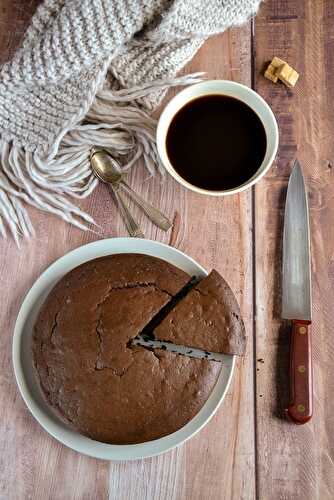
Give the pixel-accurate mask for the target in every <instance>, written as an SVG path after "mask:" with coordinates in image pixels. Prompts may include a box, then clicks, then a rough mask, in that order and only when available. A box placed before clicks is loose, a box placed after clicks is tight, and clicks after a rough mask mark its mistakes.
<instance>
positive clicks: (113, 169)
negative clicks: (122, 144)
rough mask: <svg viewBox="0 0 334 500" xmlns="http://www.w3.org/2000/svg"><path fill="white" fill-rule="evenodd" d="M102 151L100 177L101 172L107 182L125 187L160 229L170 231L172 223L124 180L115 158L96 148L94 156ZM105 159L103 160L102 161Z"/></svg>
mask: <svg viewBox="0 0 334 500" xmlns="http://www.w3.org/2000/svg"><path fill="white" fill-rule="evenodd" d="M98 152H99V153H101V154H103V155H105V156H103V157H102V156H101V155H100V156H99V161H98V163H97V165H98V166H99V172H100V175H99V177H100V178H101V172H102V174H103V177H104V179H106V180H105V182H110V183H111V184H112V185H113V187H114V188H116V185H117V187H118V188H119V187H123V189H124V190H125V191H126V192H127V194H128V195H129V196H130V197H131V198H132V199H133V201H134V202H135V203H136V204H137V205H138V206H139V207H140V208H141V209H142V210H143V212H144V213H145V214H146V216H147V217H148V218H149V219H150V220H151V221H152V222H153V223H154V224H155V225H156V226H158V227H160V229H163V230H164V231H168V229H169V228H170V227H171V226H172V223H171V222H170V221H169V220H168V219H167V217H166V216H165V215H164V214H163V213H161V212H160V210H158V209H157V208H155V207H153V206H152V205H150V204H149V203H148V202H147V201H146V200H144V199H143V198H142V197H141V196H139V195H138V194H137V193H136V192H135V191H134V190H133V189H132V188H131V187H130V186H129V185H128V184H127V183H126V182H125V180H124V174H123V173H122V172H120V171H119V169H118V168H117V166H116V164H114V160H113V159H112V158H111V157H110V156H109V155H108V153H106V152H105V151H103V150H99V151H98V150H96V153H94V156H95V155H96V154H97V153H98ZM101 159H103V161H100V160H101Z"/></svg>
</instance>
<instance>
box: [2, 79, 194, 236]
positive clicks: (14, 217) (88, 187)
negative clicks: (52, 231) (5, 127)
mask: <svg viewBox="0 0 334 500" xmlns="http://www.w3.org/2000/svg"><path fill="white" fill-rule="evenodd" d="M202 76H203V73H195V74H191V75H186V76H184V77H179V78H174V79H166V80H158V81H155V82H149V83H147V84H144V85H141V86H136V87H133V88H131V89H122V90H118V91H112V90H109V89H102V90H101V91H100V92H99V93H98V94H97V96H96V98H95V101H94V103H93V105H92V106H91V108H90V110H89V112H88V114H87V115H86V117H85V119H84V122H83V123H81V124H78V125H76V126H74V127H73V128H71V130H64V131H62V133H61V134H60V135H59V136H58V137H57V139H56V141H55V143H54V144H53V146H52V148H51V150H50V152H49V154H48V155H47V156H46V157H41V156H40V155H39V154H38V153H37V152H35V153H31V152H29V151H24V149H23V148H20V147H17V146H15V145H14V144H12V143H8V142H6V141H4V140H0V163H1V168H0V235H1V236H3V237H6V236H7V232H8V230H9V231H10V233H11V234H12V236H13V238H14V240H15V242H16V244H17V245H18V246H19V244H20V238H21V237H27V238H29V237H31V236H33V235H34V229H33V226H32V224H31V220H30V218H29V215H28V212H27V210H26V207H25V205H26V204H28V205H31V206H33V207H35V208H37V209H39V210H43V211H45V212H49V213H53V214H55V215H57V216H58V217H60V218H61V219H63V220H65V221H66V222H68V223H70V224H73V225H74V226H76V227H78V228H80V229H82V230H85V231H86V230H88V229H89V225H90V224H95V221H94V220H93V218H92V217H90V215H88V214H87V213H85V212H84V211H83V210H81V209H80V208H78V207H77V206H76V205H75V204H73V203H72V202H71V201H70V199H69V198H75V199H81V198H86V197H87V196H89V195H90V194H91V193H92V192H93V190H94V189H95V188H96V186H97V184H98V180H97V179H96V178H95V176H94V174H93V173H92V171H91V168H90V162H89V153H90V149H91V147H92V146H100V147H103V148H105V149H106V150H107V151H108V152H109V153H110V155H111V156H112V157H113V158H114V159H115V160H117V162H118V163H119V164H120V166H121V168H122V169H123V170H124V171H126V170H129V169H130V168H131V167H132V166H133V165H134V164H135V163H137V161H138V160H139V159H143V161H144V164H145V165H146V167H147V170H148V171H149V173H150V175H154V174H155V172H156V170H157V169H158V171H159V172H160V173H161V174H162V175H164V169H163V168H162V165H161V164H160V161H159V157H158V153H157V148H156V143H155V132H156V125H157V121H156V120H155V119H154V118H152V117H151V116H150V115H149V114H148V113H146V112H145V111H143V109H141V107H140V105H141V104H143V103H145V98H147V97H148V96H149V95H151V94H152V93H159V94H160V95H161V93H163V92H166V90H167V89H168V88H170V87H173V86H179V85H189V84H192V83H196V82H199V81H201V80H202ZM145 104H147V103H145Z"/></svg>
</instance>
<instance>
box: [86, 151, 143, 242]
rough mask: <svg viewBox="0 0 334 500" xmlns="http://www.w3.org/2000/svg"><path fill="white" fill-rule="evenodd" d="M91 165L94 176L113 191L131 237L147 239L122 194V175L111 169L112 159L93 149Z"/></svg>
mask: <svg viewBox="0 0 334 500" xmlns="http://www.w3.org/2000/svg"><path fill="white" fill-rule="evenodd" d="M90 163H91V166H92V170H93V172H94V174H95V175H96V176H97V177H98V178H99V179H100V180H101V181H102V182H105V183H106V184H108V185H109V187H110V189H111V190H112V192H113V194H114V196H115V198H116V201H117V203H118V206H119V209H120V212H121V215H122V217H123V220H124V223H125V225H126V228H127V230H128V232H129V235H130V236H132V237H134V238H145V236H144V233H143V232H142V230H141V229H140V227H139V225H138V223H137V222H136V221H135V219H134V218H133V216H132V214H131V213H130V210H129V208H128V206H127V203H126V201H125V199H124V197H123V194H122V193H121V192H120V189H119V181H120V180H121V177H122V174H121V173H120V172H117V171H115V169H114V168H112V169H111V168H110V165H111V163H112V158H111V157H110V156H109V155H108V154H107V153H105V152H104V151H103V150H98V149H96V148H92V150H91V153H90Z"/></svg>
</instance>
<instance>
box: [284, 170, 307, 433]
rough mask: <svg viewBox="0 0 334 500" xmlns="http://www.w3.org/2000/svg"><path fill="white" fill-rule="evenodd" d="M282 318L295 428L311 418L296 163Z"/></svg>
mask: <svg viewBox="0 0 334 500" xmlns="http://www.w3.org/2000/svg"><path fill="white" fill-rule="evenodd" d="M282 289H283V296H282V317H283V318H285V319H289V320H291V321H292V331H291V348H290V384H291V386H290V404H289V407H288V408H287V410H286V411H287V414H288V416H289V417H290V419H291V420H292V421H293V422H295V423H297V424H304V423H306V422H308V421H309V420H310V418H311V417H312V406H313V402H312V400H313V388H312V378H313V376H312V349H311V332H310V325H311V265H310V232H309V215H308V202H307V194H306V189H305V183H304V178H303V174H302V170H301V167H300V164H299V162H298V160H296V161H295V163H294V167H293V170H292V173H291V176H290V180H289V185H288V192H287V197H286V204H285V216H284V235H283V284H282Z"/></svg>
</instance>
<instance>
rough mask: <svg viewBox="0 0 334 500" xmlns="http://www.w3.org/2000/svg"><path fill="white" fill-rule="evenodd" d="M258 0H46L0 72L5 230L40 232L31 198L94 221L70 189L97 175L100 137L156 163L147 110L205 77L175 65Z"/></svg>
mask: <svg viewBox="0 0 334 500" xmlns="http://www.w3.org/2000/svg"><path fill="white" fill-rule="evenodd" d="M259 2H260V0H219V1H218V0H210V1H209V0H174V1H171V0H46V1H45V2H44V3H43V4H42V5H41V6H40V7H39V8H38V9H37V12H36V14H35V16H34V17H33V19H32V21H31V25H30V27H29V29H28V31H27V33H26V35H25V38H24V41H23V44H22V47H21V48H20V49H19V50H18V52H17V53H16V55H15V56H14V58H13V60H12V61H10V62H8V63H6V64H5V65H4V66H3V67H2V69H1V73H0V154H1V163H2V166H1V168H0V233H1V234H2V235H5V234H6V226H7V228H8V227H9V228H10V229H11V232H12V234H13V236H14V237H15V238H16V239H17V241H18V235H19V233H22V234H24V235H26V236H29V235H31V234H32V232H33V229H32V227H31V224H30V220H29V217H28V214H27V212H26V209H25V204H26V203H28V204H30V205H34V206H35V207H37V208H41V209H43V210H46V211H49V212H53V213H55V214H57V215H59V216H60V217H62V218H63V219H65V220H67V221H68V222H71V223H73V224H76V225H77V226H78V227H81V228H86V226H87V225H86V224H85V223H84V222H89V223H90V222H92V220H91V218H90V217H89V216H88V215H87V214H84V213H83V212H81V211H80V210H79V209H78V208H76V207H75V205H73V203H72V202H71V201H70V200H69V197H72V198H73V197H84V196H88V195H89V194H90V192H91V191H92V190H93V189H94V188H95V186H96V184H97V181H96V179H94V177H93V176H92V173H91V171H90V168H89V159H88V153H89V149H90V147H91V146H92V145H94V144H96V145H100V146H103V147H106V148H107V149H108V150H109V152H110V154H112V155H113V156H114V157H115V158H116V159H117V160H118V161H119V163H120V166H123V168H129V167H130V166H131V165H133V164H134V163H135V162H136V161H137V160H138V159H139V158H140V157H143V159H144V161H145V163H146V165H147V167H148V169H149V170H150V172H151V173H153V172H154V170H155V168H156V165H158V163H159V161H158V157H157V152H156V148H155V142H154V140H155V125H156V123H155V120H153V119H152V118H151V117H150V116H149V113H147V111H151V110H152V109H154V108H156V106H157V105H158V104H159V103H160V101H161V99H162V97H163V95H164V93H165V92H166V90H167V89H168V88H169V87H170V86H171V85H177V84H187V83H192V82H195V81H198V76H197V77H196V76H195V77H191V76H190V77H189V78H188V77H186V78H185V79H184V78H183V79H182V78H181V79H175V75H176V74H177V72H178V71H179V70H180V69H181V68H182V67H183V66H184V65H185V64H186V62H188V61H189V60H190V59H191V58H192V57H193V55H194V54H195V52H196V51H197V50H198V48H199V47H200V46H201V44H202V43H203V42H204V41H205V40H206V39H207V38H208V37H209V36H210V35H213V34H216V33H220V32H222V31H224V30H225V29H226V28H227V27H229V26H232V25H238V24H241V23H242V22H244V21H245V20H246V19H248V18H249V17H250V16H251V15H253V14H255V12H256V10H257V8H258V5H259ZM145 110H146V112H145ZM22 202H23V203H22Z"/></svg>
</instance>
